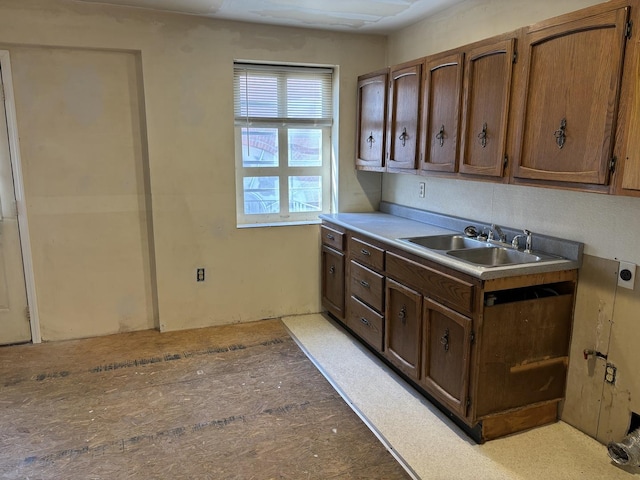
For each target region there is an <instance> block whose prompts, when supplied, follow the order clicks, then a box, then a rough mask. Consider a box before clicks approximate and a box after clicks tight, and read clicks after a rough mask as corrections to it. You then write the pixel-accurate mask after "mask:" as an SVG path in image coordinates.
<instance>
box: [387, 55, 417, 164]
mask: <svg viewBox="0 0 640 480" xmlns="http://www.w3.org/2000/svg"><path fill="white" fill-rule="evenodd" d="M421 85H422V59H420V60H415V61H411V62H407V63H403V64H401V65H396V66H393V67H391V68H390V69H389V95H388V99H387V102H388V108H387V137H386V162H387V171H391V172H393V171H395V172H409V173H416V172H417V166H418V138H419V123H420V89H421Z"/></svg>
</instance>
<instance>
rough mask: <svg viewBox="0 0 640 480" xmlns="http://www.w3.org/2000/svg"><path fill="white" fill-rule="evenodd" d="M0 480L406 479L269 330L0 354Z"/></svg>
mask: <svg viewBox="0 0 640 480" xmlns="http://www.w3.org/2000/svg"><path fill="white" fill-rule="evenodd" d="M0 387H1V394H0V428H1V430H0V478H3V479H14V478H15V479H17V478H21V479H23V478H64V479H83V480H86V479H114V478H118V479H174V478H190V479H208V478H210V479H243V480H246V479H272V478H273V479H275V478H278V479H296V480H298V479H333V478H340V479H349V478H362V479H388V480H392V479H405V478H409V476H408V474H407V473H406V472H405V471H404V470H403V468H402V467H401V466H400V465H399V464H398V463H397V462H396V461H395V459H394V458H393V457H392V456H391V454H390V453H389V452H388V451H387V450H386V449H385V448H384V446H383V445H382V444H381V443H380V442H379V441H378V440H377V438H376V437H375V436H374V435H373V433H372V432H371V431H370V430H368V429H367V427H366V426H365V425H364V424H363V423H362V422H361V420H360V419H359V418H358V417H357V415H356V414H355V413H354V412H353V411H352V410H351V409H350V408H349V407H348V406H347V405H346V404H345V403H344V401H343V400H342V398H341V397H340V396H339V395H338V394H337V393H336V392H335V390H334V389H333V388H332V387H331V386H330V385H329V383H328V382H327V381H326V380H325V378H324V377H323V376H322V375H321V374H320V373H319V372H318V371H317V370H316V368H315V367H314V366H313V365H312V363H311V362H310V361H309V360H308V359H307V357H306V356H305V355H304V354H303V353H302V352H301V351H300V349H299V348H298V347H297V345H296V344H295V343H294V342H293V340H292V339H291V338H290V337H289V335H288V334H287V333H286V331H285V329H284V327H283V325H282V323H281V322H280V321H278V320H271V321H264V322H256V323H251V324H241V325H234V326H227V327H214V328H208V329H201V330H191V331H185V332H173V333H162V334H160V333H158V332H154V331H145V332H134V333H127V334H119V335H113V336H109V337H102V338H96V339H87V340H75V341H69V342H59V343H53V344H43V345H25V346H13V347H4V348H1V349H0Z"/></svg>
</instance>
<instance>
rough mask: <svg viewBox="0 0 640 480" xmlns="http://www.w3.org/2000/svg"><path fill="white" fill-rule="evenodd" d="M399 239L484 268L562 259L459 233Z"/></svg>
mask: <svg viewBox="0 0 640 480" xmlns="http://www.w3.org/2000/svg"><path fill="white" fill-rule="evenodd" d="M399 240H400V241H402V242H407V243H410V244H413V245H417V246H420V247H423V248H426V249H428V250H432V251H435V252H436V253H440V254H444V255H447V256H449V257H453V258H456V259H458V260H462V261H463V262H466V263H470V264H473V265H476V266H481V267H502V266H507V265H525V264H531V263H539V262H544V261H551V260H558V259H559V257H555V256H553V255H548V254H542V253H538V252H535V253H527V252H523V251H521V250H517V249H516V248H513V247H509V246H506V245H503V244H497V243H496V242H493V241H491V240H489V241H485V240H479V239H476V238H470V237H466V236H464V235H459V234H453V235H433V236H425V237H411V238H401V239H399Z"/></svg>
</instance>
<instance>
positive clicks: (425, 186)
mask: <svg viewBox="0 0 640 480" xmlns="http://www.w3.org/2000/svg"><path fill="white" fill-rule="evenodd" d="M426 191H427V185H426V184H425V183H424V182H420V198H424V195H425V192H426Z"/></svg>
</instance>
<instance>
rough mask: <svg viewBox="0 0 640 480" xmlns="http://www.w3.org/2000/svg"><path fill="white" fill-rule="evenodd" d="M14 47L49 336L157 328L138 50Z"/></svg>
mask: <svg viewBox="0 0 640 480" xmlns="http://www.w3.org/2000/svg"><path fill="white" fill-rule="evenodd" d="M11 55H12V63H13V65H14V78H15V95H16V107H17V111H18V131H19V132H20V137H21V150H22V159H23V169H24V174H25V190H26V192H27V208H28V213H29V216H30V229H31V244H32V248H33V256H34V271H35V277H36V284H37V288H38V307H39V313H40V322H41V330H42V338H43V340H58V339H63V338H78V337H88V336H96V335H103V334H108V333H115V332H118V331H129V330H141V329H149V328H154V326H155V325H154V317H155V315H154V305H153V298H152V297H153V296H152V295H150V292H151V291H152V290H153V285H152V274H151V271H150V268H151V264H152V263H151V262H150V260H149V256H150V244H149V229H148V222H149V221H150V214H151V212H150V210H149V204H148V201H147V200H148V195H147V191H146V189H147V180H146V178H145V175H146V174H147V173H146V172H147V168H146V166H145V163H146V162H147V161H148V159H147V158H146V149H145V148H144V145H145V144H146V139H144V138H142V135H143V132H144V126H143V125H142V123H141V122H142V121H143V113H142V110H141V108H142V106H141V104H142V99H141V98H139V96H140V92H141V90H140V87H139V82H140V79H139V78H138V77H139V74H140V68H139V65H138V63H139V56H138V55H137V54H136V53H135V52H122V51H99V50H85V49H67V48H41V47H34V48H28V47H16V48H12V51H11Z"/></svg>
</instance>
